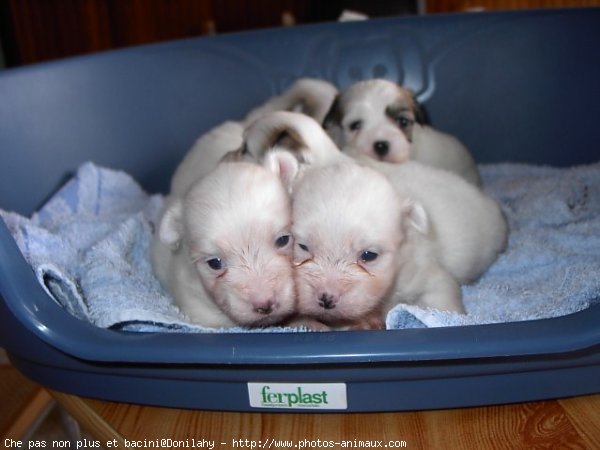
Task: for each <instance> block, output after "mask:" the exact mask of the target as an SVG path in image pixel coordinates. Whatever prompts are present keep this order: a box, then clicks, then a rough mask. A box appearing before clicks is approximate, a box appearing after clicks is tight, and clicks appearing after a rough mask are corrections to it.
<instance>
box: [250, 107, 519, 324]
mask: <svg viewBox="0 0 600 450" xmlns="http://www.w3.org/2000/svg"><path fill="white" fill-rule="evenodd" d="M282 135H283V136H284V138H283V139H282V137H281V136H282ZM246 139H247V142H246V144H247V145H250V144H251V143H253V144H252V145H256V146H257V148H259V147H261V148H269V147H272V146H278V147H283V148H286V149H288V150H289V151H290V152H291V153H293V154H294V155H295V156H296V158H297V159H298V160H299V161H301V162H304V164H302V165H301V166H302V167H303V168H304V170H300V171H299V175H298V176H297V177H295V178H294V179H293V180H292V181H291V182H289V180H290V177H287V179H288V183H289V184H290V188H291V191H292V192H293V198H294V206H293V217H294V220H293V234H294V236H295V238H296V240H297V243H296V245H295V247H294V259H295V262H296V263H297V264H298V263H299V261H298V252H299V250H302V247H299V245H300V244H303V245H305V246H306V247H307V248H308V249H309V250H311V249H312V252H313V255H314V254H316V252H318V251H319V249H320V248H326V247H327V246H329V245H330V243H331V242H336V243H337V250H336V251H337V252H338V255H337V256H338V260H340V261H344V260H346V261H347V259H348V257H347V255H348V252H349V251H350V248H349V247H350V246H351V244H353V243H354V241H352V242H351V241H350V240H348V239H345V238H342V237H341V236H342V234H343V233H340V232H339V226H340V225H339V224H342V223H347V224H351V225H353V227H354V230H353V232H354V233H355V235H356V236H358V235H360V234H361V233H362V234H364V235H365V236H367V235H369V229H370V227H372V226H374V225H373V224H374V223H376V222H378V221H379V220H383V217H384V216H385V214H384V213H383V211H382V209H383V210H388V209H389V210H390V211H392V212H390V213H389V214H390V215H392V216H394V215H396V216H397V215H398V214H397V213H394V212H393V211H394V209H395V208H397V207H398V205H400V209H401V211H402V214H404V217H407V214H408V213H407V209H406V208H407V205H409V206H410V208H409V209H410V214H408V217H410V220H409V222H408V223H411V224H413V226H412V227H409V228H406V226H405V225H404V228H402V226H400V225H399V226H398V228H397V233H398V235H397V236H392V235H390V234H389V233H388V234H387V235H385V234H382V236H385V237H386V239H388V240H390V241H394V239H396V240H398V239H401V238H403V237H404V236H410V239H408V240H407V241H406V242H405V243H406V244H408V245H403V246H400V248H399V250H398V254H399V255H400V256H399V258H400V260H399V262H398V264H399V265H400V266H402V267H403V270H402V271H401V272H400V273H399V274H398V283H397V284H396V286H397V287H396V288H395V289H397V292H396V293H392V294H391V295H392V298H394V299H395V300H394V301H400V302H407V303H417V304H421V305H423V306H429V307H436V308H441V309H447V310H451V311H457V312H462V311H463V307H462V303H461V302H460V291H459V290H458V284H463V283H469V282H471V281H473V280H475V279H476V278H477V277H479V276H480V275H481V274H482V273H483V272H484V271H485V270H486V269H487V268H488V267H489V266H490V265H491V264H492V263H493V261H494V260H495V259H496V257H497V255H498V253H500V252H501V251H503V249H504V247H505V245H506V240H507V233H508V229H507V224H506V221H505V219H504V217H503V215H502V212H501V210H500V208H499V207H498V205H497V204H496V202H495V201H494V200H492V199H491V198H489V197H487V196H485V195H484V194H483V193H482V192H481V191H480V190H479V189H478V188H476V187H475V186H473V185H472V184H470V183H468V182H466V181H465V180H464V179H462V178H461V177H459V176H457V175H455V174H453V173H450V172H447V171H444V170H439V169H435V168H432V167H427V166H425V165H423V164H420V163H418V162H414V161H412V162H407V163H405V164H388V163H382V162H379V161H376V160H374V159H372V158H369V157H366V156H360V157H358V158H356V159H354V158H350V157H348V156H347V155H345V154H344V153H342V152H340V151H339V150H337V148H336V146H335V144H334V143H333V142H332V141H331V139H330V138H329V136H328V135H327V134H325V132H324V131H323V129H322V128H321V127H320V126H319V124H318V123H316V122H315V121H314V120H312V119H311V118H309V117H305V116H301V115H298V114H294V113H289V112H276V113H272V114H269V115H266V116H264V117H263V118H261V119H260V120H259V121H256V122H255V123H254V124H253V126H252V127H251V128H249V129H248V130H247V133H246ZM357 165H363V166H371V167H374V168H375V169H377V171H376V172H375V173H377V174H379V177H380V178H383V176H385V178H387V180H388V183H391V185H392V186H393V187H394V188H395V189H394V192H395V194H396V195H397V196H399V197H398V198H399V200H398V199H396V200H392V197H391V196H390V194H389V193H388V194H386V195H383V194H379V195H377V194H375V193H374V192H371V191H370V190H369V189H370V188H369V186H370V184H371V183H373V184H375V183H378V182H377V181H376V179H377V176H376V175H375V174H374V173H373V171H370V172H364V171H363V172H360V171H359V170H358V169H354V171H351V170H349V169H347V168H346V166H351V167H353V166H357ZM330 166H331V167H334V169H328V168H329V167H330ZM326 169H327V170H326ZM320 170H326V171H325V172H323V173H325V175H319V171H320ZM349 174H352V176H350V175H349ZM382 175H383V176H382ZM344 178H348V179H351V180H353V183H352V182H345V181H344V180H343V179H344ZM338 184H339V185H342V186H344V188H343V189H338V188H336V186H337V185H338ZM379 184H381V182H379ZM363 191H364V192H365V193H368V195H365V194H363ZM388 191H389V188H388ZM344 201H347V202H349V204H350V205H351V206H352V208H350V207H348V208H345V207H341V206H339V205H340V204H342V203H343V202H344ZM313 211H314V212H315V213H314V214H313ZM377 211H378V212H377ZM402 214H400V215H402ZM329 217H331V219H328V218H329ZM335 217H337V220H338V221H339V224H338V225H336V227H338V228H331V229H330V227H329V224H330V223H331V222H332V221H333V218H335ZM355 217H361V218H363V219H364V220H360V221H356V220H355ZM367 217H371V220H367V219H366V218H367ZM320 218H321V219H320ZM310 227H312V230H313V231H312V232H310V231H307V230H305V228H308V229H311V228H310ZM311 236H320V237H318V238H317V237H313V239H315V241H314V242H311V243H310V245H309V244H305V243H303V242H302V241H303V239H309V237H311ZM331 245H334V244H331ZM351 250H352V251H353V252H354V253H356V252H357V251H358V250H357V249H354V248H352V249H351ZM402 255H404V256H402ZM355 256H356V255H355ZM313 258H314V256H313ZM329 258H330V259H332V258H333V259H335V258H334V257H333V256H330V257H329ZM354 262H356V259H355V260H354ZM303 267H304V268H306V267H311V266H310V265H308V266H306V267H305V265H304V264H302V265H300V266H298V267H297V270H296V272H297V273H298V271H299V270H301V268H303ZM302 270H303V269H302ZM407 274H409V275H407ZM448 275H449V276H448ZM297 277H298V290H299V296H300V300H299V304H300V308H301V312H305V313H312V312H314V311H312V312H311V311H308V310H307V309H306V308H305V306H302V305H306V304H307V302H306V301H305V299H306V295H305V294H303V293H302V290H303V289H304V288H303V287H302V285H303V284H306V282H305V281H303V280H302V279H301V278H300V277H299V276H298V275H297ZM309 278H310V279H316V276H315V275H314V274H313V275H311V276H310V277H309ZM457 283H458V284H457ZM384 290H385V289H382V291H384ZM421 290H422V292H420V291H421ZM313 300H314V295H313ZM314 303H317V304H318V299H317V300H314ZM392 303H393V302H392ZM383 304H386V305H388V306H389V304H390V303H389V302H388V301H387V300H386V301H383ZM313 306H314V304H313ZM339 311H341V309H340V310H339ZM328 314H329V313H328ZM351 317H352V316H350V315H349V314H348V315H347V318H348V319H350V318H351ZM340 320H341V318H340ZM367 322H368V321H367Z"/></svg>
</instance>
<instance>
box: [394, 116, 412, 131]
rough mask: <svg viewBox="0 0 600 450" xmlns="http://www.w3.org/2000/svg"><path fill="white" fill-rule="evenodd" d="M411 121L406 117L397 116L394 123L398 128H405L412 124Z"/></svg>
mask: <svg viewBox="0 0 600 450" xmlns="http://www.w3.org/2000/svg"><path fill="white" fill-rule="evenodd" d="M412 122H413V121H412V120H410V119H408V118H407V117H403V116H398V117H396V123H397V124H398V126H399V127H400V128H406V127H408V126H409V125H411V124H412Z"/></svg>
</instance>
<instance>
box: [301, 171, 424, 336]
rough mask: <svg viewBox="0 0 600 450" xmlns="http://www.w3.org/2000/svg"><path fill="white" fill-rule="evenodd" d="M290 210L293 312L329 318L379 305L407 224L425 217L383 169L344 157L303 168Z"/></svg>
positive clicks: (356, 318) (347, 319) (350, 317)
mask: <svg viewBox="0 0 600 450" xmlns="http://www.w3.org/2000/svg"><path fill="white" fill-rule="evenodd" d="M292 211H293V213H292V215H293V222H292V223H293V225H292V234H293V235H294V240H295V243H294V265H295V275H296V285H297V289H298V309H299V313H300V314H303V315H306V316H311V317H316V318H318V320H320V321H321V322H323V323H326V324H331V325H336V324H344V323H357V322H360V321H361V320H362V319H363V318H364V317H366V316H368V315H372V313H373V312H374V311H375V312H377V311H378V309H380V308H382V307H383V303H384V301H385V300H386V298H387V297H388V296H389V294H390V289H392V287H393V285H394V283H395V278H396V274H397V271H398V261H397V258H398V249H399V248H400V246H401V245H402V243H403V241H404V239H405V236H406V226H407V223H408V222H410V221H413V220H414V219H415V218H416V221H417V224H419V223H420V224H423V221H424V220H425V219H424V215H421V213H422V210H421V209H419V210H416V209H415V208H414V207H413V205H412V204H411V203H410V202H408V201H405V200H404V199H402V198H401V197H400V196H399V195H398V194H397V192H396V191H395V189H394V188H393V187H392V186H391V184H390V183H389V182H388V181H387V179H386V178H385V177H384V176H383V175H381V174H379V173H378V172H376V171H374V170H372V169H369V168H367V167H361V166H358V165H355V164H350V163H342V164H337V165H331V166H327V167H324V168H316V169H312V170H308V171H307V172H306V173H305V174H304V176H303V177H302V179H301V181H300V182H299V184H298V185H297V186H296V190H295V193H294V197H293V208H292ZM381 325H383V312H381Z"/></svg>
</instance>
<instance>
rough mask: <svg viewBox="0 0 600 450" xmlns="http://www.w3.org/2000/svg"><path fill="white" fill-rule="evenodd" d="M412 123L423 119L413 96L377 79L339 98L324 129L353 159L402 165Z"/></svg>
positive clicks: (407, 154)
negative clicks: (362, 158)
mask: <svg viewBox="0 0 600 450" xmlns="http://www.w3.org/2000/svg"><path fill="white" fill-rule="evenodd" d="M415 122H419V123H420V122H422V118H421V113H420V112H419V109H418V105H417V103H416V101H415V99H414V97H413V95H412V93H411V92H410V91H409V90H407V89H404V88H402V87H400V86H398V85H397V84H395V83H393V82H391V81H387V80H381V79H376V80H368V81H362V82H359V83H356V84H354V85H352V86H350V87H349V88H348V89H346V90H345V91H343V92H342V93H341V94H340V95H338V97H337V98H336V100H335V101H334V103H333V105H332V106H331V109H330V110H329V113H328V114H327V116H326V117H325V119H324V121H323V127H324V128H325V130H326V131H327V132H328V133H329V135H330V136H331V138H332V139H333V140H334V141H335V143H336V144H337V145H338V146H339V147H340V148H341V149H342V150H343V151H345V152H348V154H350V155H352V156H358V155H366V156H368V157H371V158H373V159H377V160H380V161H387V162H394V163H401V162H404V161H407V160H409V159H411V143H412V132H413V126H414V124H415Z"/></svg>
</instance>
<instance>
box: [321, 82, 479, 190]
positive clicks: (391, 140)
mask: <svg viewBox="0 0 600 450" xmlns="http://www.w3.org/2000/svg"><path fill="white" fill-rule="evenodd" d="M422 122H423V121H422V118H421V114H420V112H419V108H418V105H417V103H416V101H415V99H414V98H413V95H412V93H411V92H410V91H409V90H407V89H404V88H402V87H400V86H398V85H397V84H396V83H393V82H391V81H387V80H383V79H374V80H368V81H362V82H359V83H356V84H354V85H352V86H350V87H349V88H348V89H346V90H345V91H343V92H342V93H340V94H339V95H338V96H337V98H336V100H335V101H334V102H333V104H332V107H331V109H330V111H329V112H328V114H327V116H326V118H325V119H324V121H323V127H324V128H325V129H326V130H327V132H328V133H329V135H330V136H331V137H332V138H333V140H334V141H335V142H336V144H337V145H338V146H339V147H340V148H341V149H342V150H343V151H344V152H346V153H347V154H349V155H351V156H357V155H366V156H369V157H371V158H373V159H375V160H378V161H386V162H390V163H403V162H405V161H408V160H413V161H419V162H421V163H423V164H426V165H429V166H432V167H436V168H439V169H444V170H448V171H451V172H454V173H456V174H458V175H460V176H461V177H463V178H464V179H466V180H467V181H469V182H470V183H472V184H474V185H475V186H479V185H480V184H481V180H480V176H479V172H478V170H477V166H476V164H475V162H474V160H473V157H472V156H471V154H470V153H469V151H468V150H467V149H466V148H465V146H464V145H463V144H462V143H461V142H460V141H459V140H458V139H456V138H455V137H453V136H451V135H449V134H446V133H442V132H440V131H438V130H436V129H434V128H432V127H430V126H426V125H424V124H423V123H422Z"/></svg>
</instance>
